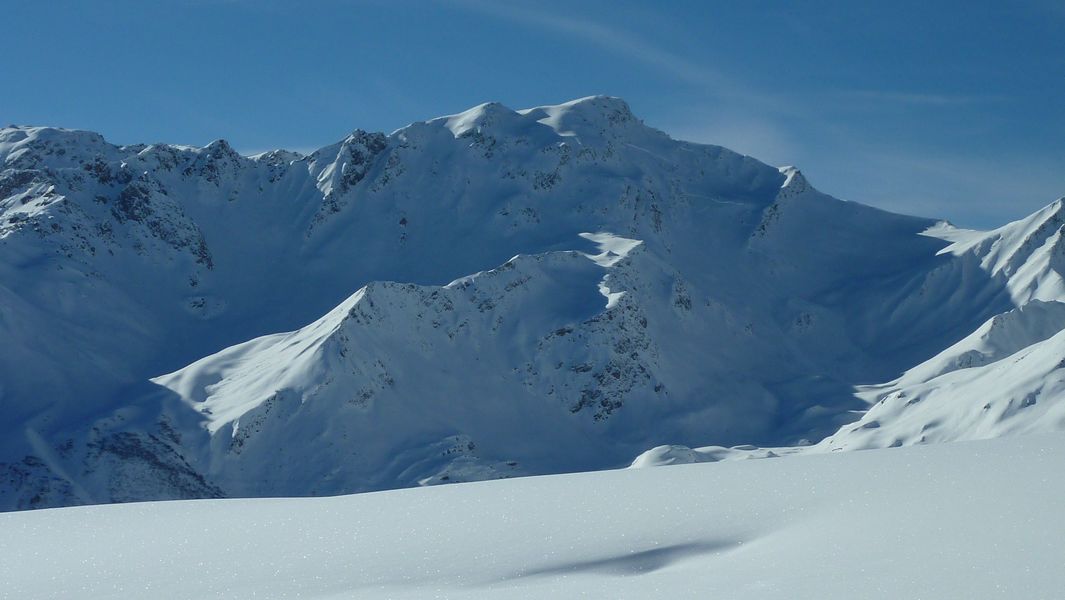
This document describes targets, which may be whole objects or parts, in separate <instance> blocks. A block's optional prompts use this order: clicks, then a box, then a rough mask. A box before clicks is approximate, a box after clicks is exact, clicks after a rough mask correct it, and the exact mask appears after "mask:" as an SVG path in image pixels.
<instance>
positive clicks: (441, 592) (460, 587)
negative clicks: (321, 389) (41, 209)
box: [0, 434, 1065, 600]
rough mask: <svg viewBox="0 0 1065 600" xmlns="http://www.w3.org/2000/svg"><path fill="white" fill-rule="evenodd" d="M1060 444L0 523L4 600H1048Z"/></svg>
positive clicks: (945, 448)
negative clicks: (136, 599) (131, 599)
mask: <svg viewBox="0 0 1065 600" xmlns="http://www.w3.org/2000/svg"><path fill="white" fill-rule="evenodd" d="M1062 467H1065V436H1063V435H1061V434H1045V435H1036V436H1031V437H1025V438H1012V439H1001V440H989V441H979V442H959V443H954V444H942V445H933V446H920V447H913V448H900V449H890V450H873V451H868V452H854V453H837V454H830V455H820V456H799V457H788V458H781V459H775V460H756V461H742V462H724V463H716V464H702V465H683V466H676V467H669V468H660V469H640V470H625V471H606V472H598V473H585V474H576V475H557V476H546V477H531V478H522V479H512V480H506V481H493V482H482V483H472V484H461V485H453V486H443V487H434V488H423V489H414V490H401V491H392V492H379V493H371V494H361V495H356V496H346V497H334V498H316V499H271V500H267V499H259V500H203V501H181V502H161V503H144V504H127V505H108V506H93V507H80V508H69V509H52V510H41V511H30V512H21V513H8V514H0V581H2V582H3V587H2V589H0V595H2V596H3V597H5V598H116V597H120V598H129V597H145V598H147V597H151V598H297V597H299V598H482V597H484V598H576V597H590V598H716V599H724V598H757V599H773V598H789V599H790V598H818V599H825V598H847V599H852V598H865V599H875V598H885V599H886V598H891V599H897V598H934V599H937V600H945V599H952V598H957V599H965V600H970V599H979V598H1003V599H1005V598H1009V599H1015V598H1055V597H1061V591H1062V590H1063V589H1065V570H1063V569H1062V568H1061V565H1062V562H1061V561H1062V557H1063V556H1065V512H1063V511H1062V499H1063V498H1065V479H1063V478H1061V477H1059V476H1058V474H1060V473H1061V472H1062Z"/></svg>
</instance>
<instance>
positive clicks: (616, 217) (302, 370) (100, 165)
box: [0, 97, 1061, 508]
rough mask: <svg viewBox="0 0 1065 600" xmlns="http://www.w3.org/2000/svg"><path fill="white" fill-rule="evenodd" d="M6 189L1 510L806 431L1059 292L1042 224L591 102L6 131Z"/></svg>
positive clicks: (1, 208) (508, 463)
mask: <svg viewBox="0 0 1065 600" xmlns="http://www.w3.org/2000/svg"><path fill="white" fill-rule="evenodd" d="M0 169H2V170H0V192H3V193H2V194H0V196H3V198H2V199H0V300H2V302H0V310H3V314H2V315H0V316H2V317H3V318H2V319H0V329H2V330H3V331H2V333H3V334H5V335H6V336H7V337H8V339H11V340H14V343H11V344H8V345H6V346H4V347H3V348H2V349H0V381H4V385H3V387H2V388H0V409H3V410H4V411H5V413H7V414H8V415H10V416H11V419H10V425H9V426H8V428H7V429H6V430H5V435H6V438H5V439H6V441H5V442H4V443H0V507H6V508H27V507H39V506H54V505H63V504H70V503H81V502H84V501H85V499H86V498H88V499H90V500H91V501H93V502H100V501H124V500H130V499H153V498H158V499H162V498H178V497H201V496H210V497H213V496H217V495H232V494H237V495H307V494H310V495H317V494H326V493H342V492H349V491H364V490H370V489H383V488H389V487H400V486H406V485H419V484H423V483H435V482H445V481H458V480H467V479H483V478H486V477H495V476H511V475H518V474H537V473H549V472H560V471H568V470H578V469H580V470H587V469H597V468H607V467H614V466H623V465H625V464H628V463H629V462H630V461H631V459H632V457H633V456H636V455H637V454H639V453H640V452H642V451H644V450H646V449H647V448H651V447H653V446H657V445H660V444H663V443H671V444H683V445H688V446H694V445H697V444H706V443H720V444H723V445H736V444H756V445H760V446H770V447H773V446H776V445H780V444H796V443H798V442H800V441H801V440H808V441H811V442H812V441H816V440H818V439H822V438H825V437H826V436H829V435H831V434H832V433H833V432H835V431H837V430H838V428H839V427H840V426H842V425H844V424H845V423H847V422H849V421H853V420H854V419H855V418H856V416H858V415H856V413H855V411H862V410H864V409H865V408H867V406H868V404H867V399H865V397H864V396H863V395H862V393H861V392H858V391H855V386H857V385H872V384H877V383H878V382H886V381H890V380H892V379H893V378H895V377H897V376H898V375H899V374H900V373H903V372H905V371H907V370H909V369H911V368H913V367H915V366H916V365H918V364H920V363H922V362H924V361H926V360H929V359H932V358H933V357H934V356H936V354H937V353H939V352H941V351H943V350H944V349H946V348H948V347H949V346H950V345H951V344H954V343H956V342H958V341H959V340H962V339H963V338H965V337H966V336H967V335H969V334H971V333H972V332H973V331H975V330H976V329H977V328H978V327H979V326H980V325H981V324H982V323H985V322H986V321H988V319H991V318H993V317H995V315H998V314H1001V313H1004V312H1006V311H1008V310H1012V309H1014V308H1016V307H1017V306H1023V305H1024V304H1027V303H1028V302H1029V301H1030V300H1032V299H1037V300H1040V301H1045V302H1057V300H1058V299H1059V298H1060V294H1059V290H1060V285H1059V283H1057V282H1059V281H1061V279H1060V274H1059V271H1058V270H1057V268H1058V264H1059V263H1058V261H1057V260H1056V258H1055V257H1056V255H1057V254H1056V250H1054V248H1056V247H1057V242H1056V241H1054V240H1056V239H1057V238H1055V236H1057V235H1060V228H1059V229H1058V230H1056V231H1057V232H1058V233H1055V232H1054V231H1051V229H1052V228H1053V226H1052V224H1051V225H1047V223H1049V222H1051V221H1053V220H1054V218H1055V217H1054V216H1053V214H1056V210H1055V209H1053V208H1052V207H1048V209H1045V210H1049V211H1050V212H1049V213H1048V214H1047V215H1044V216H1045V217H1046V218H1045V219H1042V217H1033V218H1034V219H1035V221H1032V222H1031V223H1028V222H1027V221H1025V223H1024V224H1022V225H1017V226H1014V227H1013V228H1011V229H1007V228H1003V229H1001V230H996V232H990V233H987V234H979V233H977V232H969V233H966V232H964V231H962V230H956V229H950V228H948V227H947V226H946V225H937V221H935V220H932V219H923V218H919V217H908V216H901V215H894V214H892V213H888V212H885V211H881V210H878V209H874V208H870V207H867V206H864V205H861V204H858V203H853V202H845V201H840V200H837V199H835V198H832V197H831V196H827V195H825V194H822V193H820V192H818V191H817V190H816V189H815V188H813V187H812V186H811V185H810V184H809V182H808V181H807V180H806V178H805V177H804V176H803V175H802V174H801V173H800V172H799V171H798V170H797V169H794V168H791V167H786V168H781V169H777V168H774V167H770V166H768V165H765V164H763V163H760V162H758V161H757V160H755V159H752V158H750V157H746V156H742V155H740V154H737V153H734V152H731V151H729V150H727V149H724V148H721V147H718V146H706V145H699V144H692V143H689V142H682V141H675V140H672V139H671V138H669V137H668V136H667V135H665V134H664V133H662V132H660V131H657V130H655V129H653V128H650V127H648V126H646V125H644V124H643V123H642V121H640V120H639V119H638V118H636V117H635V116H634V115H632V113H631V111H630V110H629V109H628V105H627V104H625V103H624V101H622V100H620V99H613V98H608V97H589V98H583V99H579V100H576V101H572V102H569V103H565V104H561V105H555V106H546V107H538V108H533V109H525V110H520V111H514V110H511V109H508V108H506V107H504V106H502V105H500V104H493V103H489V104H485V105H480V106H478V107H474V108H473V109H470V110H468V111H465V112H463V113H459V114H456V115H450V116H445V117H440V118H437V119H432V120H429V121H424V122H418V123H413V124H411V125H409V126H407V127H404V128H401V129H398V130H396V131H395V132H393V133H391V134H388V135H385V134H383V133H367V132H364V131H361V130H356V131H355V132H354V133H352V134H350V135H348V136H346V137H345V138H344V139H342V140H340V141H339V142H337V143H334V144H331V145H328V146H325V147H323V148H321V149H319V150H317V151H315V152H313V153H311V154H308V155H305V156H304V155H299V154H296V153H289V152H287V151H282V150H275V151H269V152H266V153H260V154H258V155H256V156H255V157H243V156H241V155H239V154H238V153H237V152H236V151H235V150H233V149H232V147H231V146H230V145H229V144H228V143H227V142H225V141H224V140H219V141H216V142H212V143H211V144H209V145H208V146H205V147H204V148H190V147H181V146H167V145H158V144H156V145H142V144H139V145H130V146H112V145H109V144H107V143H106V141H105V140H103V138H102V137H100V136H99V135H98V134H91V132H76V131H75V132H67V133H63V132H62V131H60V130H56V129H49V128H22V129H17V130H12V129H4V130H0ZM1052 206H1053V205H1052ZM1040 214H1041V213H1040ZM1040 219H1042V220H1040ZM1037 221H1038V223H1037ZM1029 230H1031V231H1029ZM980 235H986V236H991V237H989V238H987V239H989V240H991V241H979V240H977V238H978V237H979V236H980ZM995 236H998V237H995ZM1033 236H1034V237H1033ZM992 238H993V239H992ZM1037 238H1038V239H1037ZM980 239H984V238H980ZM1018 239H1020V240H1021V241H1020V242H1017V243H1015V242H1016V240H1018ZM995 240H999V241H998V242H997V243H996V242H995ZM1025 240H1031V241H1030V242H1029V241H1025ZM1026 244H1027V245H1026ZM1007 246H1008V247H1009V248H1010V249H1012V250H1010V251H1008V252H1006V254H1008V255H1009V257H1014V258H1007V259H1002V260H1005V261H1006V263H1008V264H1009V265H1012V266H1011V267H1010V268H1009V269H1004V268H996V265H999V264H1000V263H1001V262H1002V260H999V258H998V256H999V254H998V253H997V252H998V250H1001V249H1003V248H1006V247H1007ZM1010 260H1013V262H1009V261H1010ZM1007 271H1008V272H1007ZM471 274H478V275H475V276H471ZM375 281H393V282H397V283H374V282H375ZM504 281H505V282H506V283H503V284H501V285H496V282H504ZM356 297H357V298H356ZM474 300H476V301H474ZM371 302H373V303H374V304H373V307H372V310H370V303H371ZM447 303H450V304H451V305H452V310H444V309H443V307H444V306H446V305H447ZM350 311H355V312H356V314H357V315H361V316H357V317H356V316H353V315H352V314H349V313H350ZM359 311H369V312H366V313H365V314H362V313H360V312H359ZM445 313H446V314H447V317H446V318H444V315H445ZM323 315H325V316H323ZM369 315H377V316H375V317H374V319H383V322H387V323H388V324H389V325H388V326H387V327H384V328H382V327H377V328H376V329H375V328H374V327H367V326H363V325H366V324H357V323H356V322H355V320H356V319H369V318H370V316H369ZM367 323H369V322H367ZM333 325H336V328H335V330H334V329H332V327H333ZM326 331H332V333H330V334H325V333H323V332H326ZM471 331H475V332H476V334H471V333H469V332H471ZM278 332H289V333H278ZM337 332H342V335H340V336H338V335H337ZM448 333H450V334H451V335H450V336H449V335H448ZM323 336H324V337H323ZM341 337H344V338H346V341H344V340H341V339H340V338H341ZM319 338H321V340H326V341H327V342H328V343H319V342H320V341H321V340H320V339H319ZM456 340H457V341H456ZM285 343H292V344H295V346H293V348H296V349H298V351H297V350H292V351H291V352H288V353H286V351H283V349H284V344H285ZM486 365H488V366H486ZM164 374H166V375H164ZM153 381H154V382H155V383H152V382H153ZM389 381H391V383H388V382H389ZM240 382H244V383H240ZM249 382H250V383H249ZM333 382H344V385H341V384H340V383H333ZM160 383H162V385H160ZM264 386H265V387H264ZM312 392H313V393H312ZM364 392H366V393H368V394H369V397H367V398H364V400H365V403H364V405H363V408H366V407H370V408H369V409H368V411H369V412H363V413H360V412H358V411H359V410H362V409H360V408H359V406H358V405H359V402H354V403H353V402H351V400H352V399H353V398H354V399H357V398H360V397H362V396H363V395H364ZM234 407H238V408H239V407H248V409H247V410H243V409H238V408H234ZM264 407H269V408H268V409H267V408H264ZM203 409H207V410H209V411H210V414H205V413H204V412H203ZM373 411H378V412H377V413H374V412H373ZM237 413H239V414H237ZM489 414H490V415H492V418H491V419H489V418H487V416H486V415H489ZM382 415H385V416H382ZM223 416H224V417H225V418H224V419H223V420H219V419H222V418H223ZM371 417H372V418H371ZM649 423H651V424H653V426H652V427H650V428H649V427H648V424H649ZM529 431H532V432H533V433H532V434H530V433H529ZM238 439H239V440H240V441H239V442H236V441H234V440H238ZM320 456H327V457H330V458H329V459H328V460H317V459H314V460H312V458H311V457H320ZM352 456H359V457H360V458H358V459H357V460H353V459H352V458H351V457H352ZM311 464H313V465H314V466H313V467H310V468H308V465H311Z"/></svg>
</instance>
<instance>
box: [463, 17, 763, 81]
mask: <svg viewBox="0 0 1065 600" xmlns="http://www.w3.org/2000/svg"><path fill="white" fill-rule="evenodd" d="M453 5H454V6H459V7H461V8H464V9H466V10H470V11H474V12H477V13H480V14H483V15H486V16H490V17H494V18H498V19H504V20H507V21H511V22H513V23H518V24H520V25H524V26H527V27H532V28H538V29H542V30H546V31H551V32H554V33H557V34H561V35H565V36H567V37H570V38H572V39H575V40H578V41H581V42H585V43H587V44H590V45H594V46H597V47H599V48H601V49H603V50H606V51H608V52H612V53H614V54H617V55H621V56H624V57H627V58H629V59H632V60H635V61H637V62H640V63H643V64H644V65H646V66H648V67H652V68H654V69H655V70H656V71H658V72H660V73H664V74H667V75H669V76H671V77H673V78H675V79H677V80H680V81H682V82H685V83H689V84H693V85H697V86H699V87H703V88H712V89H718V90H721V92H722V93H741V92H742V89H743V88H742V86H741V85H739V83H738V82H737V81H735V80H734V79H732V78H731V77H729V76H727V75H726V74H725V73H723V72H721V71H720V70H718V69H715V68H712V67H709V66H707V65H703V64H700V63H697V62H694V61H692V60H689V59H688V58H686V57H684V56H682V55H681V54H678V53H676V52H673V51H671V50H669V49H667V48H665V47H663V46H661V45H659V44H655V43H652V42H649V41H648V40H646V39H644V38H641V37H640V36H639V35H638V34H635V33H633V32H631V31H625V30H623V29H620V28H616V27H610V26H607V25H604V24H603V23H602V22H599V21H591V20H588V19H582V18H579V17H573V16H568V15H560V14H557V13H554V12H551V11H546V10H534V9H529V8H525V7H520V6H515V5H513V4H508V3H505V2H487V1H485V0H458V1H457V2H455V3H454V4H453Z"/></svg>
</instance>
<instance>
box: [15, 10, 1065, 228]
mask: <svg viewBox="0 0 1065 600" xmlns="http://www.w3.org/2000/svg"><path fill="white" fill-rule="evenodd" d="M800 5H801V6H800ZM0 15H2V17H3V18H0V24H2V31H3V36H2V38H0V39H2V43H3V55H2V56H3V58H2V62H0V65H2V66H0V121H2V122H3V123H4V124H6V123H17V124H34V125H56V126H62V127H71V128H79V129H92V130H96V131H99V132H101V133H103V134H104V135H105V136H106V137H107V138H108V139H109V140H111V141H113V142H117V143H133V142H156V141H165V142H172V143H183V144H195V145H203V144H206V143H208V142H210V141H211V140H213V139H216V138H220V137H221V138H225V139H227V140H229V141H230V142H231V143H232V144H233V145H234V146H235V147H236V148H238V149H239V150H241V151H244V152H247V153H252V152H256V151H261V150H265V149H269V148H275V147H286V148H291V149H297V150H304V151H306V150H309V149H313V148H316V147H318V146H322V145H325V144H328V143H331V142H333V141H336V140H338V139H340V138H342V137H343V136H344V135H346V134H347V133H348V132H349V131H351V130H353V129H355V128H362V129H369V130H384V131H391V130H393V129H395V128H398V127H401V126H403V125H405V124H407V123H409V122H411V121H415V120H422V119H427V118H430V117H434V116H439V115H443V114H449V113H454V112H458V111H461V110H464V109H466V108H468V107H470V106H473V105H476V104H479V103H481V102H485V101H489V100H498V101H501V102H503V103H504V104H506V105H508V106H510V107H512V108H525V107H529V106H536V105H540V104H552V103H558V102H563V101H566V100H570V99H573V98H577V97H581V96H587V95H591V94H610V95H616V96H621V97H623V98H625V99H626V100H628V101H629V104H630V105H631V106H632V108H633V111H634V112H635V113H636V114H637V115H638V116H640V117H642V118H643V119H644V120H645V121H646V122H647V123H648V124H650V125H652V126H655V127H658V128H660V129H663V130H665V131H666V132H668V133H670V134H671V135H673V136H674V137H678V138H683V139H689V140H693V141H699V142H707V143H715V144H721V145H724V146H728V147H730V148H733V149H735V150H738V151H741V152H744V153H747V154H751V155H753V156H755V157H757V158H760V159H762V160H764V161H766V162H769V163H771V164H775V165H784V164H794V165H796V166H799V167H800V168H802V169H803V171H804V173H805V174H806V175H807V177H808V178H809V179H810V181H811V182H812V183H813V184H814V185H815V186H817V187H818V188H819V189H821V190H822V191H825V192H828V193H830V194H833V195H835V196H838V197H841V198H844V199H848V200H856V201H860V202H865V203H869V204H873V205H876V206H880V207H883V208H887V209H890V210H895V211H900V212H907V213H912V214H921V215H925V216H935V217H944V218H948V219H950V220H952V221H954V222H955V223H958V224H960V225H966V226H976V227H992V226H997V225H1000V224H1002V223H1004V222H1005V221H1007V220H1010V219H1015V218H1019V217H1021V216H1023V215H1025V214H1027V213H1029V212H1031V211H1033V210H1035V209H1037V208H1039V207H1041V206H1043V205H1045V204H1048V203H1049V202H1051V201H1052V200H1054V199H1055V198H1057V197H1059V196H1062V195H1065V144H1063V141H1065V1H1063V0H1016V1H1015V2H979V1H977V2H971V1H970V2H953V1H952V2H934V1H930V0H921V1H910V0H893V1H892V2H876V3H872V2H853V1H838V2H829V1H811V2H802V3H795V2H763V1H756V0H752V1H750V2H735V1H727V2H726V1H721V2H718V1H709V0H704V1H698V0H693V1H683V0H664V1H659V2H624V1H619V0H611V1H605V0H589V1H584V2H575V1H568V2H560V1H550V0H546V1H542V2H504V1H502V0H496V1H492V0H460V1H454V2H430V1H414V0H375V1H356V0H301V1H295V0H294V1H291V2H282V1H278V0H258V1H252V0H153V1H133V0H99V1H93V2H89V1H84V2H64V1H58V0H57V1H48V2H44V1H40V0H33V1H26V0H0Z"/></svg>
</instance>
